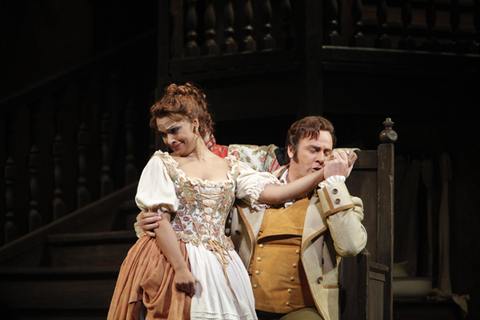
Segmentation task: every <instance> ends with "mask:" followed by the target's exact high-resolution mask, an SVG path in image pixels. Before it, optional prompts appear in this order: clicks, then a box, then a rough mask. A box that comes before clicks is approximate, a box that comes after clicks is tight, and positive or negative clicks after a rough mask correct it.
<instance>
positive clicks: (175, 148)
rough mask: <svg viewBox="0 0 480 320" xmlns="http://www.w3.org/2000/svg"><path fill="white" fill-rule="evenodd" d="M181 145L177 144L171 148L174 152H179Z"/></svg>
mask: <svg viewBox="0 0 480 320" xmlns="http://www.w3.org/2000/svg"><path fill="white" fill-rule="evenodd" d="M180 145H181V143H179V144H176V145H174V146H170V148H172V150H177V149H178V148H180Z"/></svg>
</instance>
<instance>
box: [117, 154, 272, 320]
mask: <svg viewBox="0 0 480 320" xmlns="http://www.w3.org/2000/svg"><path fill="white" fill-rule="evenodd" d="M227 160H228V161H230V170H229V172H228V173H227V179H226V180H225V181H221V182H212V181H207V180H201V179H191V178H188V177H186V176H185V174H184V172H183V171H181V170H180V169H178V168H177V167H178V163H177V162H176V161H175V160H174V159H173V158H172V157H171V156H170V155H169V154H168V153H164V152H161V151H157V152H156V153H155V155H154V156H153V157H152V158H151V159H150V161H149V162H148V164H147V165H146V166H145V168H144V170H143V172H142V176H141V178H140V181H139V185H138V190H137V195H136V202H137V205H138V206H139V208H140V209H142V210H148V211H158V212H160V213H161V212H163V211H168V212H171V214H172V216H173V218H172V221H171V225H172V227H173V229H174V231H175V233H176V235H177V240H178V243H179V246H180V249H181V251H182V253H183V254H184V258H185V260H186V261H187V262H188V263H189V267H190V270H191V272H192V274H193V276H194V277H195V279H196V280H197V283H196V291H195V294H194V296H193V297H191V298H190V297H189V296H187V295H186V294H184V293H183V292H180V291H178V290H177V289H176V288H175V286H174V285H173V275H174V272H173V270H172V268H171V266H170V264H169V263H168V262H167V261H166V258H165V257H164V256H163V255H162V254H161V251H160V250H159V248H158V246H157V242H156V240H155V239H154V238H150V237H148V236H143V237H141V238H140V239H139V240H138V241H137V243H136V244H135V245H134V246H133V247H132V248H131V249H130V251H129V253H128V255H127V258H126V259H125V261H124V262H123V264H122V268H121V270H120V274H119V277H118V280H117V285H116V288H115V292H114V295H113V298H112V302H111V305H110V311H109V317H108V318H109V319H138V314H139V311H140V309H141V307H142V304H143V305H145V307H146V309H147V310H148V311H147V314H146V318H147V319H175V320H177V319H222V320H223V319H226V320H230V319H232V320H233V319H242V320H243V319H245V320H247V319H256V314H255V302H254V298H253V293H252V289H251V285H250V280H249V276H248V273H247V271H246V270H245V267H244V265H243V263H242V261H241V260H240V257H239V256H238V254H237V253H236V252H235V250H234V246H233V244H232V242H231V240H230V239H229V238H228V237H227V236H225V233H224V229H225V222H226V219H227V216H228V213H229V211H230V209H231V207H232V205H233V203H234V201H235V197H237V198H241V199H243V200H244V201H248V202H249V203H250V205H252V206H253V207H260V206H262V205H261V204H259V203H258V202H257V200H258V197H259V195H260V193H261V191H262V190H263V188H264V186H265V185H266V184H269V183H278V180H277V179H275V177H274V176H273V175H271V174H269V173H258V172H256V171H254V170H253V169H251V168H250V167H248V166H247V165H246V164H244V163H242V162H238V161H236V160H235V159H234V158H233V157H232V158H227Z"/></svg>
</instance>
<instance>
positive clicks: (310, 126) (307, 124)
mask: <svg viewBox="0 0 480 320" xmlns="http://www.w3.org/2000/svg"><path fill="white" fill-rule="evenodd" d="M322 130H323V131H328V132H330V135H331V136H332V142H333V146H332V147H334V146H335V144H336V143H337V138H336V137H335V128H334V127H333V124H332V123H331V122H330V121H328V120H327V119H325V118H324V117H320V116H309V117H305V118H303V119H301V120H298V121H296V122H295V123H294V124H292V126H291V127H290V129H289V130H288V133H287V141H286V143H285V145H286V147H287V148H288V147H290V148H292V151H293V160H294V161H296V162H298V159H297V151H298V144H299V142H300V140H301V139H303V138H305V137H307V138H313V139H317V138H318V137H319V135H320V131H322ZM286 158H287V159H285V160H286V161H287V162H289V161H290V159H288V155H286Z"/></svg>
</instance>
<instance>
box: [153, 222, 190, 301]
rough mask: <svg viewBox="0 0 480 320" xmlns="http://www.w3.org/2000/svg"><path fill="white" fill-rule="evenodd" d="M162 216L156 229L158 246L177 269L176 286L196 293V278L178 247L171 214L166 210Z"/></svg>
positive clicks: (175, 269) (186, 291) (184, 290)
mask: <svg viewBox="0 0 480 320" xmlns="http://www.w3.org/2000/svg"><path fill="white" fill-rule="evenodd" d="M162 217H163V219H162V220H160V221H158V228H156V229H155V235H156V239H157V243H158V246H159V247H160V250H162V252H163V254H164V255H165V257H166V258H167V260H168V262H170V264H171V265H172V267H173V270H174V271H175V276H174V283H175V286H176V288H177V289H178V290H180V291H183V292H185V293H186V294H189V295H193V294H194V293H195V278H194V277H193V275H192V273H191V272H190V270H189V269H188V265H187V263H186V262H185V260H184V258H183V255H182V253H181V252H180V248H179V247H178V244H177V237H176V235H175V232H174V231H173V228H172V226H171V225H170V222H169V221H170V214H169V213H166V212H164V213H163V214H162Z"/></svg>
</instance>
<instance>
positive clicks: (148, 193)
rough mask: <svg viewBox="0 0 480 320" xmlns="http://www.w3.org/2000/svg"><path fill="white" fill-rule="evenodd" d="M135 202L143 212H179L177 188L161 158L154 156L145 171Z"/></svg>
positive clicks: (139, 183)
mask: <svg viewBox="0 0 480 320" xmlns="http://www.w3.org/2000/svg"><path fill="white" fill-rule="evenodd" d="M135 202H136V203H137V206H138V207H139V208H140V209H141V210H143V211H159V210H160V211H161V212H163V211H168V212H176V211H177V209H178V199H177V196H176V194H175V186H174V184H173V181H172V180H171V179H170V176H169V175H168V171H167V168H166V167H165V164H164V163H163V161H162V159H161V158H160V157H158V156H153V157H152V158H151V159H150V161H148V163H147V165H146V166H145V168H144V169H143V171H142V175H141V176H140V180H139V182H138V188H137V195H136V196H135Z"/></svg>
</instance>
